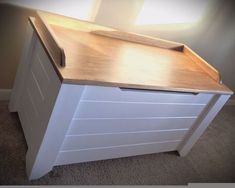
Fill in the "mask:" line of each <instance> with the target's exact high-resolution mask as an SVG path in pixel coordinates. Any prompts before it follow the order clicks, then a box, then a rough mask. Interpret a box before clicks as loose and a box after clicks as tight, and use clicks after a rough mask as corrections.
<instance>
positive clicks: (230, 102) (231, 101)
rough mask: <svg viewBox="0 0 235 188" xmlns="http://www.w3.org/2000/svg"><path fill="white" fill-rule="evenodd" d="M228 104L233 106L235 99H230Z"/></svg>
mask: <svg viewBox="0 0 235 188" xmlns="http://www.w3.org/2000/svg"><path fill="white" fill-rule="evenodd" d="M225 105H226V106H231V105H235V99H229V100H228V101H227V102H226V104H225Z"/></svg>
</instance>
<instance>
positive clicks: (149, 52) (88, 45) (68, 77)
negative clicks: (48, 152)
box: [32, 12, 232, 94]
mask: <svg viewBox="0 0 235 188" xmlns="http://www.w3.org/2000/svg"><path fill="white" fill-rule="evenodd" d="M40 15H41V17H42V18H43V19H44V21H45V22H47V24H48V25H49V26H50V29H51V30H52V31H53V33H54V34H55V36H56V40H57V41H58V42H59V44H60V46H61V47H63V50H64V53H65V61H66V63H65V64H66V66H65V67H62V66H60V65H58V64H53V65H54V68H55V69H56V72H57V73H58V75H59V77H60V79H61V81H62V82H64V83H70V84H88V85H102V86H116V87H125V88H137V89H151V90H167V91H183V92H195V93H198V92H206V93H224V94H232V91H231V90H230V89H228V88H227V87H226V86H225V85H223V84H220V83H219V82H218V80H216V79H214V78H213V75H214V74H215V76H216V71H215V70H212V69H210V67H208V66H200V63H201V62H196V61H195V59H194V58H192V53H190V51H187V50H186V52H184V51H177V50H178V48H177V49H176V50H172V49H170V48H169V49H167V45H166V48H162V47H161V46H160V47H156V45H155V46H153V45H144V44H138V43H135V42H131V41H127V40H120V39H117V38H115V37H114V38H113V37H107V36H101V35H97V33H96V34H94V32H95V31H97V30H99V32H100V31H105V33H106V34H107V33H108V35H109V32H110V33H111V32H113V31H115V30H114V29H111V28H106V27H103V26H97V25H94V24H91V23H88V22H82V21H79V20H75V19H70V18H66V17H63V16H58V15H54V14H48V13H44V12H43V13H42V12H40ZM36 19H37V18H36ZM32 24H35V22H32ZM34 29H36V30H37V26H36V25H34ZM99 32H98V34H99ZM38 34H39V37H43V36H40V32H38ZM159 40H161V39H159ZM41 41H43V40H41ZM163 43H164V40H163ZM166 44H167V42H166ZM169 44H170V43H169ZM172 44H177V43H172ZM172 44H171V45H169V46H172ZM44 47H45V46H44ZM47 51H49V50H47ZM193 55H194V54H193ZM193 57H194V56H193ZM52 63H53V62H52ZM207 69H210V70H209V71H207ZM213 71H214V72H213ZM210 72H213V74H212V75H210V74H209V73H210Z"/></svg>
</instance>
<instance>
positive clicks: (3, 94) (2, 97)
mask: <svg viewBox="0 0 235 188" xmlns="http://www.w3.org/2000/svg"><path fill="white" fill-rule="evenodd" d="M10 97H11V89H0V101H8V100H10Z"/></svg>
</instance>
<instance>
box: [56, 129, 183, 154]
mask: <svg viewBox="0 0 235 188" xmlns="http://www.w3.org/2000/svg"><path fill="white" fill-rule="evenodd" d="M186 133H187V130H177V131H151V132H150V131H146V132H127V133H107V134H86V135H85V134H83V135H76V136H67V137H66V138H65V141H64V144H63V146H62V148H61V150H62V151H66V150H79V149H87V148H97V147H110V146H118V145H130V144H141V143H149V142H164V141H172V140H177V141H179V140H182V139H183V138H184V136H185V134H186Z"/></svg>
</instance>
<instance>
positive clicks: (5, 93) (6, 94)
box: [0, 89, 235, 106]
mask: <svg viewBox="0 0 235 188" xmlns="http://www.w3.org/2000/svg"><path fill="white" fill-rule="evenodd" d="M10 97H11V89H0V101H8V100H10ZM225 105H229V106H231V105H235V99H229V100H228V101H227V103H226V104H225Z"/></svg>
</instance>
